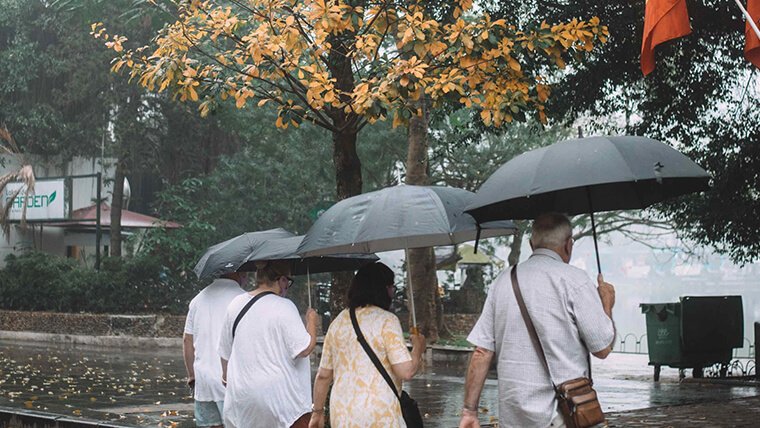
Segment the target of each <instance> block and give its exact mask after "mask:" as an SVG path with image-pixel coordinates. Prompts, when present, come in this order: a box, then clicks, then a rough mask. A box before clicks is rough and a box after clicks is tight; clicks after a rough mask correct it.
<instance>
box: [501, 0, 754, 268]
mask: <svg viewBox="0 0 760 428" xmlns="http://www.w3.org/2000/svg"><path fill="white" fill-rule="evenodd" d="M687 6H688V9H689V15H690V17H691V26H692V34H690V35H688V36H685V37H682V38H679V39H676V40H674V41H671V42H668V43H665V44H663V45H660V46H658V47H657V49H656V59H657V65H656V68H655V70H654V72H653V73H652V74H650V75H649V76H646V77H644V76H643V75H642V73H641V68H640V63H639V60H640V56H639V55H640V54H639V52H640V50H641V40H642V34H643V26H644V7H645V2H627V1H613V2H607V3H605V6H604V7H603V8H601V7H599V5H598V3H597V2H593V1H589V0H569V1H563V2H554V1H536V2H527V3H526V2H521V1H516V0H503V1H499V2H494V3H492V4H491V8H490V9H491V12H492V14H493V15H494V16H512V15H513V14H514V13H515V11H516V10H517V11H520V15H522V16H530V15H532V14H535V13H541V14H543V15H546V16H547V19H549V20H562V19H568V18H570V17H574V16H583V15H584V14H587V13H594V14H598V16H599V17H600V19H601V20H602V21H603V22H605V23H607V24H608V25H609V27H610V29H611V31H610V38H609V42H608V43H607V44H605V45H604V46H602V47H601V48H600V49H598V50H594V52H592V53H591V55H589V57H588V60H587V61H584V62H583V63H582V64H577V65H576V66H575V67H573V69H572V71H571V72H568V73H567V74H566V75H565V76H564V77H563V78H562V79H561V80H560V81H559V82H558V84H557V85H556V86H555V92H554V94H553V97H552V99H551V101H550V103H549V104H548V105H547V111H548V112H549V115H550V118H554V119H555V120H559V121H561V122H564V123H573V122H574V121H582V122H583V123H584V124H585V126H586V127H587V129H586V130H587V131H594V132H601V133H612V134H616V133H625V134H631V135H642V136H649V137H652V138H655V139H658V140H662V141H666V142H669V143H671V144H673V145H675V146H676V147H677V148H678V149H679V150H681V151H683V152H685V153H686V154H688V155H689V156H690V157H691V158H692V159H694V160H695V161H696V162H697V163H699V164H700V165H701V166H702V167H704V168H705V169H707V170H708V172H710V174H711V175H712V176H713V181H712V189H711V190H710V191H709V192H705V193H704V194H701V195H693V196H689V197H684V198H681V199H679V200H676V201H670V202H667V203H664V204H660V205H659V206H658V210H659V211H660V213H661V218H660V219H666V220H669V221H671V222H674V223H675V224H677V225H678V228H679V230H680V231H681V232H683V234H684V235H685V237H687V238H689V239H692V240H695V241H696V242H698V243H700V244H702V245H712V246H714V247H715V248H716V249H717V250H718V251H721V252H724V253H727V254H728V255H730V257H731V258H732V259H733V260H734V261H736V262H750V261H752V260H757V259H758V257H760V242H758V240H757V236H756V235H757V233H756V231H757V230H758V229H760V220H758V219H760V217H758V216H757V212H758V210H760V198H758V196H757V195H758V194H759V193H760V180H758V177H759V176H760V156H759V155H758V154H759V153H758V147H759V145H758V142H760V134H758V130H757V126H755V123H754V121H753V118H755V117H757V115H758V105H759V103H758V101H760V91H758V90H757V71H756V70H755V69H754V67H753V66H752V65H751V64H750V63H749V62H747V61H746V60H745V59H744V52H743V49H744V28H745V22H744V19H743V17H742V16H741V13H740V11H739V9H738V8H737V7H736V5H735V4H734V3H733V2H725V1H718V0H687ZM705 53H709V54H705ZM726 207H730V209H726Z"/></svg>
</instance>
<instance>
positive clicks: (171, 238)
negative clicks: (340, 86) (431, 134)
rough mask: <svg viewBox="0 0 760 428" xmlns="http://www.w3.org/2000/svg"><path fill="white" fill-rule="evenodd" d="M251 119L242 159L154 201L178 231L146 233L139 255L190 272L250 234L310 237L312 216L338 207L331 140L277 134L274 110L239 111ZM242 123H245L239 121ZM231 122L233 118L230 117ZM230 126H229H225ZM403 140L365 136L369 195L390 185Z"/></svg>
mask: <svg viewBox="0 0 760 428" xmlns="http://www.w3.org/2000/svg"><path fill="white" fill-rule="evenodd" d="M242 111H244V112H246V113H245V114H247V115H249V116H253V117H252V118H248V119H247V120H246V122H245V124H244V125H243V124H241V125H238V129H239V130H238V132H239V135H240V136H241V137H242V138H245V139H248V141H250V142H249V143H248V146H247V147H246V148H245V149H243V150H242V151H241V152H239V153H237V154H235V155H231V156H221V157H220V158H219V160H218V166H217V167H216V168H214V169H213V170H212V171H211V172H210V173H209V174H207V175H205V176H200V177H196V178H188V179H185V180H183V181H181V182H180V183H179V184H177V185H174V186H170V187H168V188H166V189H165V190H163V191H161V192H158V193H157V194H156V203H155V204H154V209H155V212H156V214H157V215H158V216H159V217H160V218H162V219H166V220H171V221H175V222H179V223H181V224H182V225H183V227H182V228H180V229H175V230H166V229H161V228H159V229H154V230H151V231H150V232H148V234H147V236H146V239H145V240H144V242H143V247H142V249H140V252H141V253H143V254H151V255H154V256H155V257H157V258H159V259H160V260H161V261H162V263H163V264H164V265H166V266H168V267H170V268H171V269H176V270H178V271H189V270H190V269H192V267H193V266H194V265H195V263H196V262H197V261H198V259H199V258H200V256H201V255H202V254H203V252H204V251H205V250H206V248H208V247H209V246H211V245H213V244H216V243H218V242H221V241H224V240H226V239H229V238H232V237H234V236H237V235H240V234H242V233H245V232H253V231H257V230H266V229H272V228H276V227H283V228H285V229H287V230H289V231H291V232H294V233H297V234H303V233H306V231H307V230H308V229H309V228H310V227H311V225H312V220H311V219H309V217H308V215H307V214H308V213H309V211H311V210H312V209H313V208H314V207H315V206H316V205H317V204H318V203H320V202H322V201H334V200H336V195H335V176H334V169H333V160H332V149H331V144H330V135H329V134H328V133H327V132H326V131H323V130H319V129H315V128H309V129H306V128H297V129H293V128H289V129H288V130H286V131H283V130H279V129H276V128H274V127H272V126H271V125H270V124H271V121H269V118H270V117H272V118H273V117H275V115H276V112H274V111H273V110H266V109H264V110H261V109H260V110H255V109H250V111H248V110H247V109H246V110H242ZM235 114H240V116H241V117H240V119H241V120H242V118H243V114H242V113H235ZM233 117H234V116H233ZM225 120H226V119H225ZM405 144H406V141H405V135H404V134H403V133H400V132H397V131H393V130H392V129H391V127H390V124H382V125H380V124H378V125H377V129H373V130H372V132H371V133H369V132H367V135H366V140H365V143H364V144H363V145H362V148H361V150H362V152H363V156H364V158H365V159H366V161H365V162H363V163H362V169H363V171H364V172H365V174H366V176H367V177H369V178H370V179H369V180H367V183H368V185H367V187H368V188H369V189H368V190H372V189H373V188H377V187H385V186H387V185H389V184H392V180H393V179H394V176H393V171H394V169H395V167H396V164H397V163H398V161H399V160H400V156H401V155H402V154H404V153H405V147H404V146H405Z"/></svg>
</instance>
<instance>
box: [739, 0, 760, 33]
mask: <svg viewBox="0 0 760 428" xmlns="http://www.w3.org/2000/svg"><path fill="white" fill-rule="evenodd" d="M734 1H735V2H736V5H737V6H739V9H741V10H742V13H743V14H744V17H745V18H746V19H747V22H749V25H750V27H752V29H753V30H755V35H756V36H757V38H758V39H760V30H759V29H758V28H757V24H755V20H754V19H752V15H750V14H749V12H747V9H745V8H744V5H742V2H741V1H740V0H734Z"/></svg>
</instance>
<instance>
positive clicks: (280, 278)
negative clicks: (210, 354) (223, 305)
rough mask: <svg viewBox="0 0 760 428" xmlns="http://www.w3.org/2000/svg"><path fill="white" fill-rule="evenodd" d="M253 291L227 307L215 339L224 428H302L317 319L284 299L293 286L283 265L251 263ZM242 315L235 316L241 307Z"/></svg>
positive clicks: (306, 415) (308, 410)
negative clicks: (253, 266) (223, 385)
mask: <svg viewBox="0 0 760 428" xmlns="http://www.w3.org/2000/svg"><path fill="white" fill-rule="evenodd" d="M256 267H257V270H256V283H257V285H258V288H257V289H256V290H254V291H252V292H250V293H247V294H244V295H241V296H238V297H236V298H235V299H234V300H233V301H232V303H230V305H229V307H228V308H227V314H226V316H225V320H224V326H223V327H222V334H221V336H220V339H219V356H220V357H221V359H222V373H223V374H222V378H223V379H224V381H225V383H226V385H227V391H226V394H225V396H224V412H223V415H224V425H225V427H227V428H249V427H250V428H254V427H256V428H264V427H266V428H290V427H296V428H301V427H303V428H305V427H307V426H308V423H309V419H310V417H311V370H310V364H309V358H308V357H309V354H310V353H311V351H312V350H313V349H314V346H315V345H316V343H317V320H318V316H317V313H316V311H314V309H311V308H309V309H308V311H307V312H306V326H305V327H304V324H303V321H302V320H301V316H300V315H299V313H298V309H297V308H296V306H295V305H294V304H293V302H292V301H290V300H288V299H286V298H285V294H286V293H287V291H288V288H289V287H290V286H291V285H292V284H293V280H292V279H291V278H290V269H289V267H288V265H287V263H285V262H260V263H257V266H256ZM251 302H253V304H252V305H250V306H248V310H247V311H246V312H243V314H242V315H241V311H243V309H244V308H245V307H246V305H247V304H249V303H251Z"/></svg>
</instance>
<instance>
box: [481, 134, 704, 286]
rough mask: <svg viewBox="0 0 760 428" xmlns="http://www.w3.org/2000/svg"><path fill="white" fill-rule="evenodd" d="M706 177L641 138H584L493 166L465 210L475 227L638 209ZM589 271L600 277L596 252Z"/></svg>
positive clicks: (695, 188)
mask: <svg viewBox="0 0 760 428" xmlns="http://www.w3.org/2000/svg"><path fill="white" fill-rule="evenodd" d="M709 180H710V176H709V174H707V172H705V170H703V169H702V168H700V167H699V166H698V165H697V164H695V163H694V162H693V161H692V160H691V159H689V158H688V157H686V156H685V155H683V154H682V153H680V152H678V151H677V150H675V149H673V148H672V147H670V146H668V145H667V144H664V143H661V142H659V141H656V140H652V139H649V138H644V137H632V136H619V137H588V138H579V139H574V140H567V141H562V142H559V143H556V144H553V145H551V146H548V147H543V148H540V149H536V150H531V151H529V152H527V153H523V154H521V155H519V156H516V157H515V158H513V159H511V160H510V161H508V162H507V163H505V164H504V165H502V166H501V168H499V169H498V170H497V171H496V172H495V173H493V175H492V176H491V177H489V178H488V180H487V181H486V182H485V183H483V186H482V187H481V188H480V190H479V191H478V193H477V195H476V196H475V199H474V200H473V201H472V203H471V204H470V205H469V206H468V207H467V211H466V212H467V213H469V214H471V215H472V216H473V217H475V219H477V220H478V221H479V222H488V221H494V220H500V219H511V220H516V219H533V218H536V217H537V216H538V215H539V214H541V213H543V212H547V211H557V212H564V213H566V214H568V215H576V214H581V213H589V214H591V225H592V229H593V232H594V245H595V246H596V245H597V240H596V225H595V224H594V215H593V213H594V212H598V211H614V210H628V209H642V208H646V207H648V206H650V205H652V204H654V203H657V202H660V201H663V200H665V199H668V198H672V197H675V196H680V195H684V194H688V193H693V192H699V191H703V190H708V189H709V185H708V182H709ZM596 258H597V266H598V267H599V271H600V272H601V264H600V262H599V250H598V248H597V251H596Z"/></svg>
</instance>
